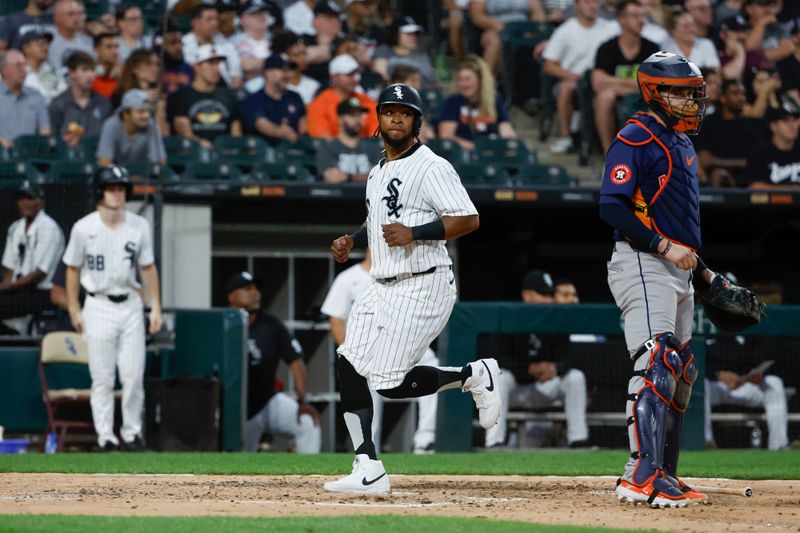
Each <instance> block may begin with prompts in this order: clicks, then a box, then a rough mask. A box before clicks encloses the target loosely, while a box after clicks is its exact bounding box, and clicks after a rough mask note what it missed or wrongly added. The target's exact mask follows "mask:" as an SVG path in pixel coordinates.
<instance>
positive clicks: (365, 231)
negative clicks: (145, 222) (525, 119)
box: [325, 84, 501, 494]
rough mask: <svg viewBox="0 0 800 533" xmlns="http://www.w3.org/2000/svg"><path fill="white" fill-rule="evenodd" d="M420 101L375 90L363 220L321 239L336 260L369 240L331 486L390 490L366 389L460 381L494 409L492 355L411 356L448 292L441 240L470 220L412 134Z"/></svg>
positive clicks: (482, 405)
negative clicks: (341, 448)
mask: <svg viewBox="0 0 800 533" xmlns="http://www.w3.org/2000/svg"><path fill="white" fill-rule="evenodd" d="M421 109H422V100H421V99H420V97H419V94H417V92H416V91H415V90H414V89H412V88H411V87H409V86H408V85H404V84H394V85H389V86H387V87H386V88H385V89H384V90H383V91H382V92H381V94H380V97H379V99H378V107H377V113H378V121H379V131H380V134H381V136H382V137H383V140H384V143H385V145H386V150H385V158H384V159H383V160H381V161H380V163H378V165H376V166H375V167H374V168H373V169H372V170H371V171H370V173H369V178H368V179H367V194H366V207H367V219H366V221H365V223H364V225H363V226H362V227H361V228H359V229H358V230H357V231H355V232H354V233H353V234H351V235H342V236H341V237H339V238H338V239H336V240H334V241H333V244H332V245H331V255H332V256H333V258H334V259H335V260H336V261H338V262H340V263H343V262H345V261H347V258H348V256H349V254H350V251H351V250H352V249H353V248H354V247H359V248H364V247H366V246H367V245H369V248H370V249H371V251H372V267H371V268H370V276H371V277H372V279H371V281H370V283H369V285H368V286H367V287H366V288H365V289H364V290H363V291H361V293H360V294H359V295H358V297H357V298H356V301H355V303H354V304H353V309H352V311H351V312H350V316H349V318H348V320H347V327H346V332H345V340H344V344H342V345H341V346H340V347H339V348H338V350H337V352H338V354H339V357H338V358H337V361H336V370H337V374H338V377H339V389H340V391H341V395H342V410H343V411H344V421H345V424H346V426H347V430H348V432H349V434H350V439H351V440H352V441H353V448H354V449H355V453H356V458H355V461H353V471H352V473H351V474H349V475H347V476H345V477H343V478H341V479H339V480H337V481H331V482H329V483H326V484H325V490H328V491H331V492H354V493H370V494H386V493H388V492H389V491H390V483H389V477H388V476H387V474H386V471H385V470H384V468H383V463H382V462H381V461H379V460H378V459H377V456H376V452H375V445H374V443H373V441H372V431H371V425H372V415H373V406H372V399H371V398H370V389H371V390H376V391H378V393H379V394H381V395H382V396H384V397H386V398H417V397H420V396H426V395H428V394H433V393H436V392H441V391H444V390H447V389H454V388H458V387H461V389H462V390H463V391H465V392H466V391H469V392H471V393H472V396H473V399H474V400H475V404H476V405H477V407H478V412H479V418H480V423H481V425H482V426H483V427H484V428H490V427H492V426H494V425H495V424H496V423H497V418H498V416H499V414H500V401H501V400H500V394H499V390H498V389H499V383H498V380H497V378H498V376H499V368H498V366H497V361H495V360H494V359H481V360H478V361H475V362H473V363H469V364H467V365H465V366H464V367H463V368H455V367H436V366H423V365H417V363H418V362H419V361H420V358H421V357H422V355H423V354H424V353H425V350H427V348H428V346H429V345H430V343H431V342H432V341H433V339H435V338H436V337H437V336H438V335H439V333H440V332H441V330H442V329H443V328H444V326H445V324H446V323H447V320H448V318H449V317H450V312H451V311H452V309H453V305H454V303H455V300H456V287H455V279H454V275H453V272H452V262H451V260H450V257H449V256H448V254H447V248H446V246H445V244H446V242H445V241H447V240H449V239H455V238H458V237H460V236H462V235H466V234H468V233H470V232H472V231H475V230H476V229H477V228H478V224H479V222H478V212H477V211H476V209H475V206H474V205H473V204H472V201H471V200H470V198H469V196H468V195H467V192H466V190H465V189H464V187H463V185H462V184H461V180H460V179H459V177H458V174H456V172H455V170H454V169H453V166H452V165H451V164H450V163H449V162H447V161H446V160H444V159H442V158H441V157H439V156H437V155H435V154H434V153H433V152H432V151H431V150H430V149H429V148H428V147H426V146H424V145H422V144H421V143H420V141H419V139H418V136H419V131H420V128H421V126H422V112H421Z"/></svg>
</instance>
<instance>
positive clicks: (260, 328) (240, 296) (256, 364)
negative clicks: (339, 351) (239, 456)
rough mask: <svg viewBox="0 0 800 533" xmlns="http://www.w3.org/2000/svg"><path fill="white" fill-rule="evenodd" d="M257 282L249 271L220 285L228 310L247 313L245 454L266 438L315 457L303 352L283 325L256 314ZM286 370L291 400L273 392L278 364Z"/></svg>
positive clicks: (317, 443) (315, 421)
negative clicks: (283, 438) (281, 438)
mask: <svg viewBox="0 0 800 533" xmlns="http://www.w3.org/2000/svg"><path fill="white" fill-rule="evenodd" d="M259 287H260V283H259V282H258V280H256V279H255V278H253V275H252V274H250V273H249V272H240V273H238V274H235V275H234V276H232V277H231V278H230V279H229V280H228V283H227V284H226V285H225V292H226V293H227V295H228V305H229V306H230V307H236V308H239V309H243V310H245V311H246V312H247V314H248V319H247V323H248V343H247V351H248V361H249V366H248V379H247V422H246V423H245V426H244V447H243V449H244V451H248V452H254V451H257V450H258V445H259V443H260V442H261V437H262V436H263V435H264V434H265V433H271V434H281V435H288V436H290V437H293V438H294V441H295V445H296V447H297V451H298V452H300V453H319V451H320V447H321V443H322V437H321V432H320V427H319V413H318V412H317V410H316V409H314V407H313V406H311V405H310V404H307V403H306V402H305V395H306V365H305V363H304V362H303V348H302V347H301V346H300V343H299V342H297V339H295V338H294V337H292V335H291V333H289V330H287V329H286V326H284V325H283V323H282V322H281V321H280V320H279V319H277V318H276V317H274V316H272V315H271V314H269V313H268V312H266V311H264V310H262V309H261V290H260V288H259ZM280 360H282V361H283V362H284V363H286V364H287V365H289V370H290V371H291V373H292V378H293V380H294V389H295V393H296V396H292V395H290V394H287V393H283V392H275V373H276V372H277V370H278V362H279V361H280Z"/></svg>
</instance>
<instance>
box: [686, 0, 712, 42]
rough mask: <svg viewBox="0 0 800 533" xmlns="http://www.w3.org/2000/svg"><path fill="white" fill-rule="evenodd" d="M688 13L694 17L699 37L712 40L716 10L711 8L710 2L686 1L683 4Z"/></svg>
mask: <svg viewBox="0 0 800 533" xmlns="http://www.w3.org/2000/svg"><path fill="white" fill-rule="evenodd" d="M683 7H684V9H686V12H687V13H689V14H690V15H691V16H692V19H693V20H694V26H695V30H696V32H695V33H696V34H697V36H698V37H705V38H707V39H711V38H712V36H713V34H712V33H711V30H712V28H713V27H714V10H713V9H712V8H711V1H710V0H685V2H684V3H683Z"/></svg>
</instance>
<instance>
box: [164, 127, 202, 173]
mask: <svg viewBox="0 0 800 533" xmlns="http://www.w3.org/2000/svg"><path fill="white" fill-rule="evenodd" d="M164 146H165V147H166V149H167V164H169V166H170V167H172V168H173V169H174V170H175V171H176V172H179V173H180V172H183V169H185V168H186V165H188V164H189V163H208V162H209V161H210V160H211V157H210V154H209V153H208V152H207V151H206V150H205V149H204V148H203V147H202V145H201V144H200V143H199V142H197V141H195V140H193V139H187V138H186V137H180V136H178V135H171V136H169V137H164Z"/></svg>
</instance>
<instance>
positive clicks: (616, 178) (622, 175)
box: [611, 163, 633, 185]
mask: <svg viewBox="0 0 800 533" xmlns="http://www.w3.org/2000/svg"><path fill="white" fill-rule="evenodd" d="M631 176H633V172H631V167H629V166H628V165H624V164H622V163H620V164H619V165H616V166H615V167H614V168H612V169H611V181H612V182H614V183H615V184H616V185H623V184H625V183H628V181H630V179H631Z"/></svg>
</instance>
